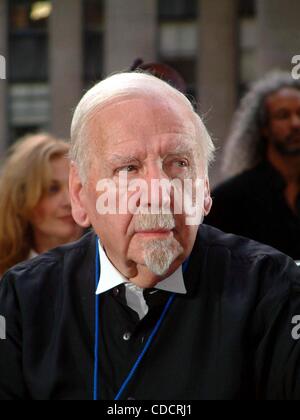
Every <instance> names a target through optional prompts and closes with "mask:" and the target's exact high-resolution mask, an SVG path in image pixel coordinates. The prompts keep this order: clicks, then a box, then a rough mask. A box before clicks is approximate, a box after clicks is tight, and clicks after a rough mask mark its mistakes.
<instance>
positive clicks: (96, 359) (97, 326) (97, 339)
mask: <svg viewBox="0 0 300 420" xmlns="http://www.w3.org/2000/svg"><path fill="white" fill-rule="evenodd" d="M188 263H189V260H187V261H185V263H184V264H183V271H184V272H185V271H186V269H187V267H188ZM95 265H96V271H95V273H96V274H95V286H96V290H97V287H98V283H99V281H100V280H99V279H100V258H99V241H98V238H96V264H95ZM175 296H176V294H175V293H172V295H171V296H170V298H169V299H168V301H167V303H166V305H165V307H164V310H163V312H162V314H161V316H160V318H159V320H158V321H157V323H156V325H155V327H154V329H153V331H152V333H151V334H150V336H149V338H148V340H147V342H146V344H145V346H144V348H143V350H142V352H141V353H140V355H139V356H138V358H137V360H136V362H135V364H134V365H133V367H132V369H131V370H130V372H129V374H128V376H127V378H126V379H125V381H124V382H123V384H122V386H121V388H120V390H119V392H118V393H117V395H116V396H115V398H114V400H115V401H119V400H120V398H121V396H122V394H123V393H124V391H125V389H126V387H127V385H128V384H129V382H130V381H131V379H132V378H133V377H134V375H135V373H136V371H137V369H138V367H139V365H140V364H141V362H142V360H143V358H144V356H145V354H146V353H147V351H148V349H149V347H150V346H151V344H152V342H153V340H154V338H155V336H156V334H157V332H158V330H159V328H160V326H161V324H162V322H163V320H164V318H165V317H166V315H167V312H168V310H169V308H170V306H171V305H172V303H173V301H174V299H175ZM99 308H100V295H96V302H95V349H94V401H97V400H98V396H99V388H98V386H99V385H98V377H99V344H100V321H99Z"/></svg>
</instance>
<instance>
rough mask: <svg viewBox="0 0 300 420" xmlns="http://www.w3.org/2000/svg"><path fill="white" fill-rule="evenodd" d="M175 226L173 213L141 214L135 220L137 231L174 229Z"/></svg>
mask: <svg viewBox="0 0 300 420" xmlns="http://www.w3.org/2000/svg"><path fill="white" fill-rule="evenodd" d="M175 226H176V223H175V219H174V216H173V214H139V215H136V217H135V221H134V227H135V230H136V231H137V232H140V231H149V230H155V229H165V230H172V229H174V228H175Z"/></svg>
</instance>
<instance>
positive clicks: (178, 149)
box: [168, 144, 195, 155]
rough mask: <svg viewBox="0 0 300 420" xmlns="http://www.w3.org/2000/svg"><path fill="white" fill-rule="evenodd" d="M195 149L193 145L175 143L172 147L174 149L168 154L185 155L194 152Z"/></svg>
mask: <svg viewBox="0 0 300 420" xmlns="http://www.w3.org/2000/svg"><path fill="white" fill-rule="evenodd" d="M194 151H195V148H194V147H192V146H186V145H183V144H177V145H174V147H173V148H172V151H171V152H170V153H168V155H176V154H178V155H184V154H193V153H194Z"/></svg>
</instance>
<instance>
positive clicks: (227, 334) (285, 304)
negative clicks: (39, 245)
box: [0, 225, 300, 400]
mask: <svg viewBox="0 0 300 420" xmlns="http://www.w3.org/2000/svg"><path fill="white" fill-rule="evenodd" d="M95 241H96V237H95V235H94V234H93V233H89V234H88V235H86V236H85V237H84V238H83V239H82V240H80V241H79V242H77V243H75V244H71V245H67V246H64V247H61V248H58V249H56V250H53V251H51V252H49V253H47V254H44V255H41V256H40V257H38V258H36V259H34V260H32V261H29V262H26V263H22V264H20V265H18V266H17V267H15V268H13V269H12V270H10V271H9V272H8V273H7V274H6V275H5V277H4V278H3V280H2V281H1V283H0V315H2V316H4V317H5V318H6V324H7V325H6V326H7V338H6V340H0V399H5V400H6V399H15V400H17V399H35V400H40V399H42V400H62V399H64V400H67V399H83V400H91V399H92V398H93V360H94V354H93V352H94V325H95V316H94V309H95V265H94V260H95ZM184 277H185V282H186V287H187V290H188V293H187V295H184V296H183V295H180V296H177V297H176V299H175V301H174V302H173V304H172V306H171V308H170V310H169V312H168V313H167V316H166V318H165V320H164V322H163V324H162V326H161V328H160V330H159V332H158V335H157V336H156V338H155V340H154V342H153V344H152V346H151V347H150V349H149V351H148V353H147V354H146V356H145V358H144V360H143V362H142V364H141V366H140V367H139V369H138V371H137V372H136V374H135V376H134V377H133V379H132V381H131V382H130V383H129V386H128V387H127V388H126V390H125V392H124V394H123V399H127V398H134V399H138V400H143V399H146V400H147V399H150V400H160V399H165V400H168V399H170V400H189V399H195V400H203V399H214V400H216V399H217V400H237V399H251V400H254V399H295V400H298V399H300V340H297V336H295V332H297V331H299V330H300V328H299V329H297V328H296V327H297V326H295V325H293V323H292V322H293V319H294V317H295V316H297V315H300V272H299V269H298V268H297V267H296V265H295V263H294V262H293V261H292V260H291V259H290V258H288V257H286V256H285V255H283V254H281V253H279V252H278V251H275V250H274V249H272V248H269V247H266V246H264V245H261V244H258V243H256V242H252V241H249V240H247V239H244V238H241V237H237V236H233V235H227V234H224V233H222V232H220V231H218V230H216V229H214V228H211V227H208V226H205V225H203V226H201V227H200V230H199V234H198V237H197V240H196V243H195V246H194V249H193V252H192V256H191V259H190V264H189V268H188V270H187V272H186V274H185V276H184ZM119 292H120V293H117V292H116V290H112V291H109V292H107V293H105V294H104V295H103V296H102V297H101V298H100V349H99V360H100V369H99V376H98V380H99V387H100V394H99V397H100V398H102V399H113V398H114V397H115V395H116V393H117V391H118V390H119V388H120V386H121V384H122V382H123V381H124V379H125V377H126V376H127V374H128V372H129V370H130V369H131V367H132V365H133V363H134V362H135V361H136V358H137V356H138V355H139V353H140V351H141V349H142V347H143V346H144V343H145V339H147V336H148V335H149V334H150V332H151V331H152V328H153V325H154V324H155V322H156V320H157V318H158V317H159V316H160V314H161V311H162V307H163V305H164V304H165V302H166V300H167V299H168V297H169V294H168V293H166V292H157V293H156V294H154V295H153V296H155V299H154V301H153V302H152V303H151V302H150V312H149V314H148V315H147V316H146V318H144V320H142V321H139V320H138V318H137V317H136V315H135V313H134V312H132V311H131V310H130V309H129V308H128V307H127V306H126V305H125V303H124V295H123V292H122V288H121V290H119ZM295 328H296V329H295ZM293 329H294V330H293ZM292 331H294V334H293V336H294V337H293V336H292ZM125 332H130V333H131V334H132V335H131V339H130V340H128V335H127V340H126V341H125V340H124V333H125Z"/></svg>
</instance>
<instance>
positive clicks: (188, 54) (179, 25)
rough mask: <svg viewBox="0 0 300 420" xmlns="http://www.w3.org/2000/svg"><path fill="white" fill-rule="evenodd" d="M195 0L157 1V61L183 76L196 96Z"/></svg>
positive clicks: (196, 8) (196, 37) (196, 26)
mask: <svg viewBox="0 0 300 420" xmlns="http://www.w3.org/2000/svg"><path fill="white" fill-rule="evenodd" d="M198 3H199V2H198V0H159V1H158V13H159V61H161V62H163V63H166V64H169V65H170V66H171V67H173V68H174V69H175V70H177V71H178V72H179V73H180V74H181V76H182V77H183V78H184V80H185V82H186V83H187V86H188V93H189V94H191V95H193V96H194V95H195V85H196V55H197V44H198V22H197V19H198Z"/></svg>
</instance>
